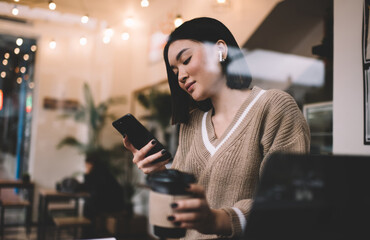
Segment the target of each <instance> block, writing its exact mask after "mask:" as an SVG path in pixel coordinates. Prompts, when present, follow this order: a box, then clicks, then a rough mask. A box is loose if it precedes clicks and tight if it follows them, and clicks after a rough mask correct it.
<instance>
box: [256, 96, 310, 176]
mask: <svg viewBox="0 0 370 240" xmlns="http://www.w3.org/2000/svg"><path fill="white" fill-rule="evenodd" d="M271 91H272V94H271V99H269V101H268V102H267V106H266V107H267V109H266V111H265V112H266V114H265V116H264V119H263V121H264V125H263V128H262V138H261V147H262V152H263V160H262V163H261V167H260V176H261V171H262V170H263V167H264V165H265V162H266V159H268V158H269V157H270V155H271V154H273V153H275V152H282V153H301V154H306V153H309V151H310V130H309V127H308V125H307V122H306V120H305V118H304V116H303V114H302V112H301V110H300V109H299V108H298V106H297V103H296V102H295V100H294V99H293V97H292V96H290V95H289V94H288V93H286V92H283V91H280V90H271Z"/></svg>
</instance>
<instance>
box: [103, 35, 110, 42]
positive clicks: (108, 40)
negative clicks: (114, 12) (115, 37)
mask: <svg viewBox="0 0 370 240" xmlns="http://www.w3.org/2000/svg"><path fill="white" fill-rule="evenodd" d="M110 40H111V39H110V37H109V36H104V37H103V43H105V44H108V43H110Z"/></svg>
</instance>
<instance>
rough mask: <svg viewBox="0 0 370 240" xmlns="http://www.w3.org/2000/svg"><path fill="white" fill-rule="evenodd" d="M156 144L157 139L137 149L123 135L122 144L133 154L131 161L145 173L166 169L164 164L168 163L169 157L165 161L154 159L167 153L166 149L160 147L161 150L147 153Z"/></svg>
mask: <svg viewBox="0 0 370 240" xmlns="http://www.w3.org/2000/svg"><path fill="white" fill-rule="evenodd" d="M156 144H157V141H156V140H152V141H150V142H149V143H148V144H146V145H145V146H144V147H142V148H141V149H140V150H139V149H136V148H135V147H134V146H133V145H132V144H131V142H130V140H129V139H128V137H127V136H124V138H123V145H124V146H125V148H126V149H127V150H129V151H130V152H132V154H133V155H134V158H133V160H132V161H133V162H134V163H135V164H136V165H137V167H138V168H139V169H140V170H142V171H143V173H145V174H149V173H152V172H157V171H162V170H165V169H166V166H165V165H166V164H167V163H169V161H170V160H171V158H168V159H167V160H165V161H156V160H158V159H160V158H163V156H164V155H165V154H167V151H166V150H165V149H162V151H159V152H157V153H154V154H151V155H148V153H149V152H150V150H151V149H152V148H154V146H155V145H156Z"/></svg>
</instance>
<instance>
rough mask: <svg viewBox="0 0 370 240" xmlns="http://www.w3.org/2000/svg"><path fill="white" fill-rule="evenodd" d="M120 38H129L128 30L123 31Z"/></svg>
mask: <svg viewBox="0 0 370 240" xmlns="http://www.w3.org/2000/svg"><path fill="white" fill-rule="evenodd" d="M121 38H122V40H128V39H129V38H130V34H129V33H128V32H123V33H122V34H121Z"/></svg>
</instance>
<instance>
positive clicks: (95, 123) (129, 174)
mask: <svg viewBox="0 0 370 240" xmlns="http://www.w3.org/2000/svg"><path fill="white" fill-rule="evenodd" d="M83 95H84V104H80V105H79V106H78V108H77V110H75V111H73V112H66V113H65V114H63V115H62V116H61V117H62V118H71V117H72V118H74V120H75V121H76V122H79V123H82V124H86V126H87V129H88V138H87V142H81V141H79V140H78V139H77V138H76V137H74V136H66V137H64V138H63V139H62V140H61V141H60V142H59V144H58V145H57V148H58V149H60V148H62V147H64V146H72V147H75V148H77V149H78V151H79V152H80V153H81V154H84V155H85V156H87V155H88V154H94V155H95V156H97V157H98V158H99V159H100V160H102V161H103V162H104V163H106V164H107V166H108V167H109V168H110V170H111V172H112V173H113V175H115V176H116V178H117V180H118V182H119V183H120V184H121V185H122V187H123V190H124V193H125V205H126V206H127V208H128V211H130V212H132V197H133V195H134V192H135V191H134V190H135V188H134V184H135V181H136V179H135V172H134V168H133V163H132V161H131V160H129V159H131V153H130V152H128V151H127V150H125V148H123V147H122V143H121V142H120V143H117V144H116V145H114V146H113V147H111V148H106V147H104V146H103V144H102V139H101V132H102V129H103V127H104V126H105V124H106V122H107V121H108V120H109V122H111V121H113V120H114V119H116V116H115V115H114V114H111V113H109V111H108V110H109V107H111V106H113V105H117V104H124V103H125V102H126V98H125V97H122V96H121V97H112V98H109V99H107V100H106V101H103V102H100V103H99V104H95V102H94V99H93V95H92V93H91V90H90V87H89V85H88V84H87V83H84V85H83Z"/></svg>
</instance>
